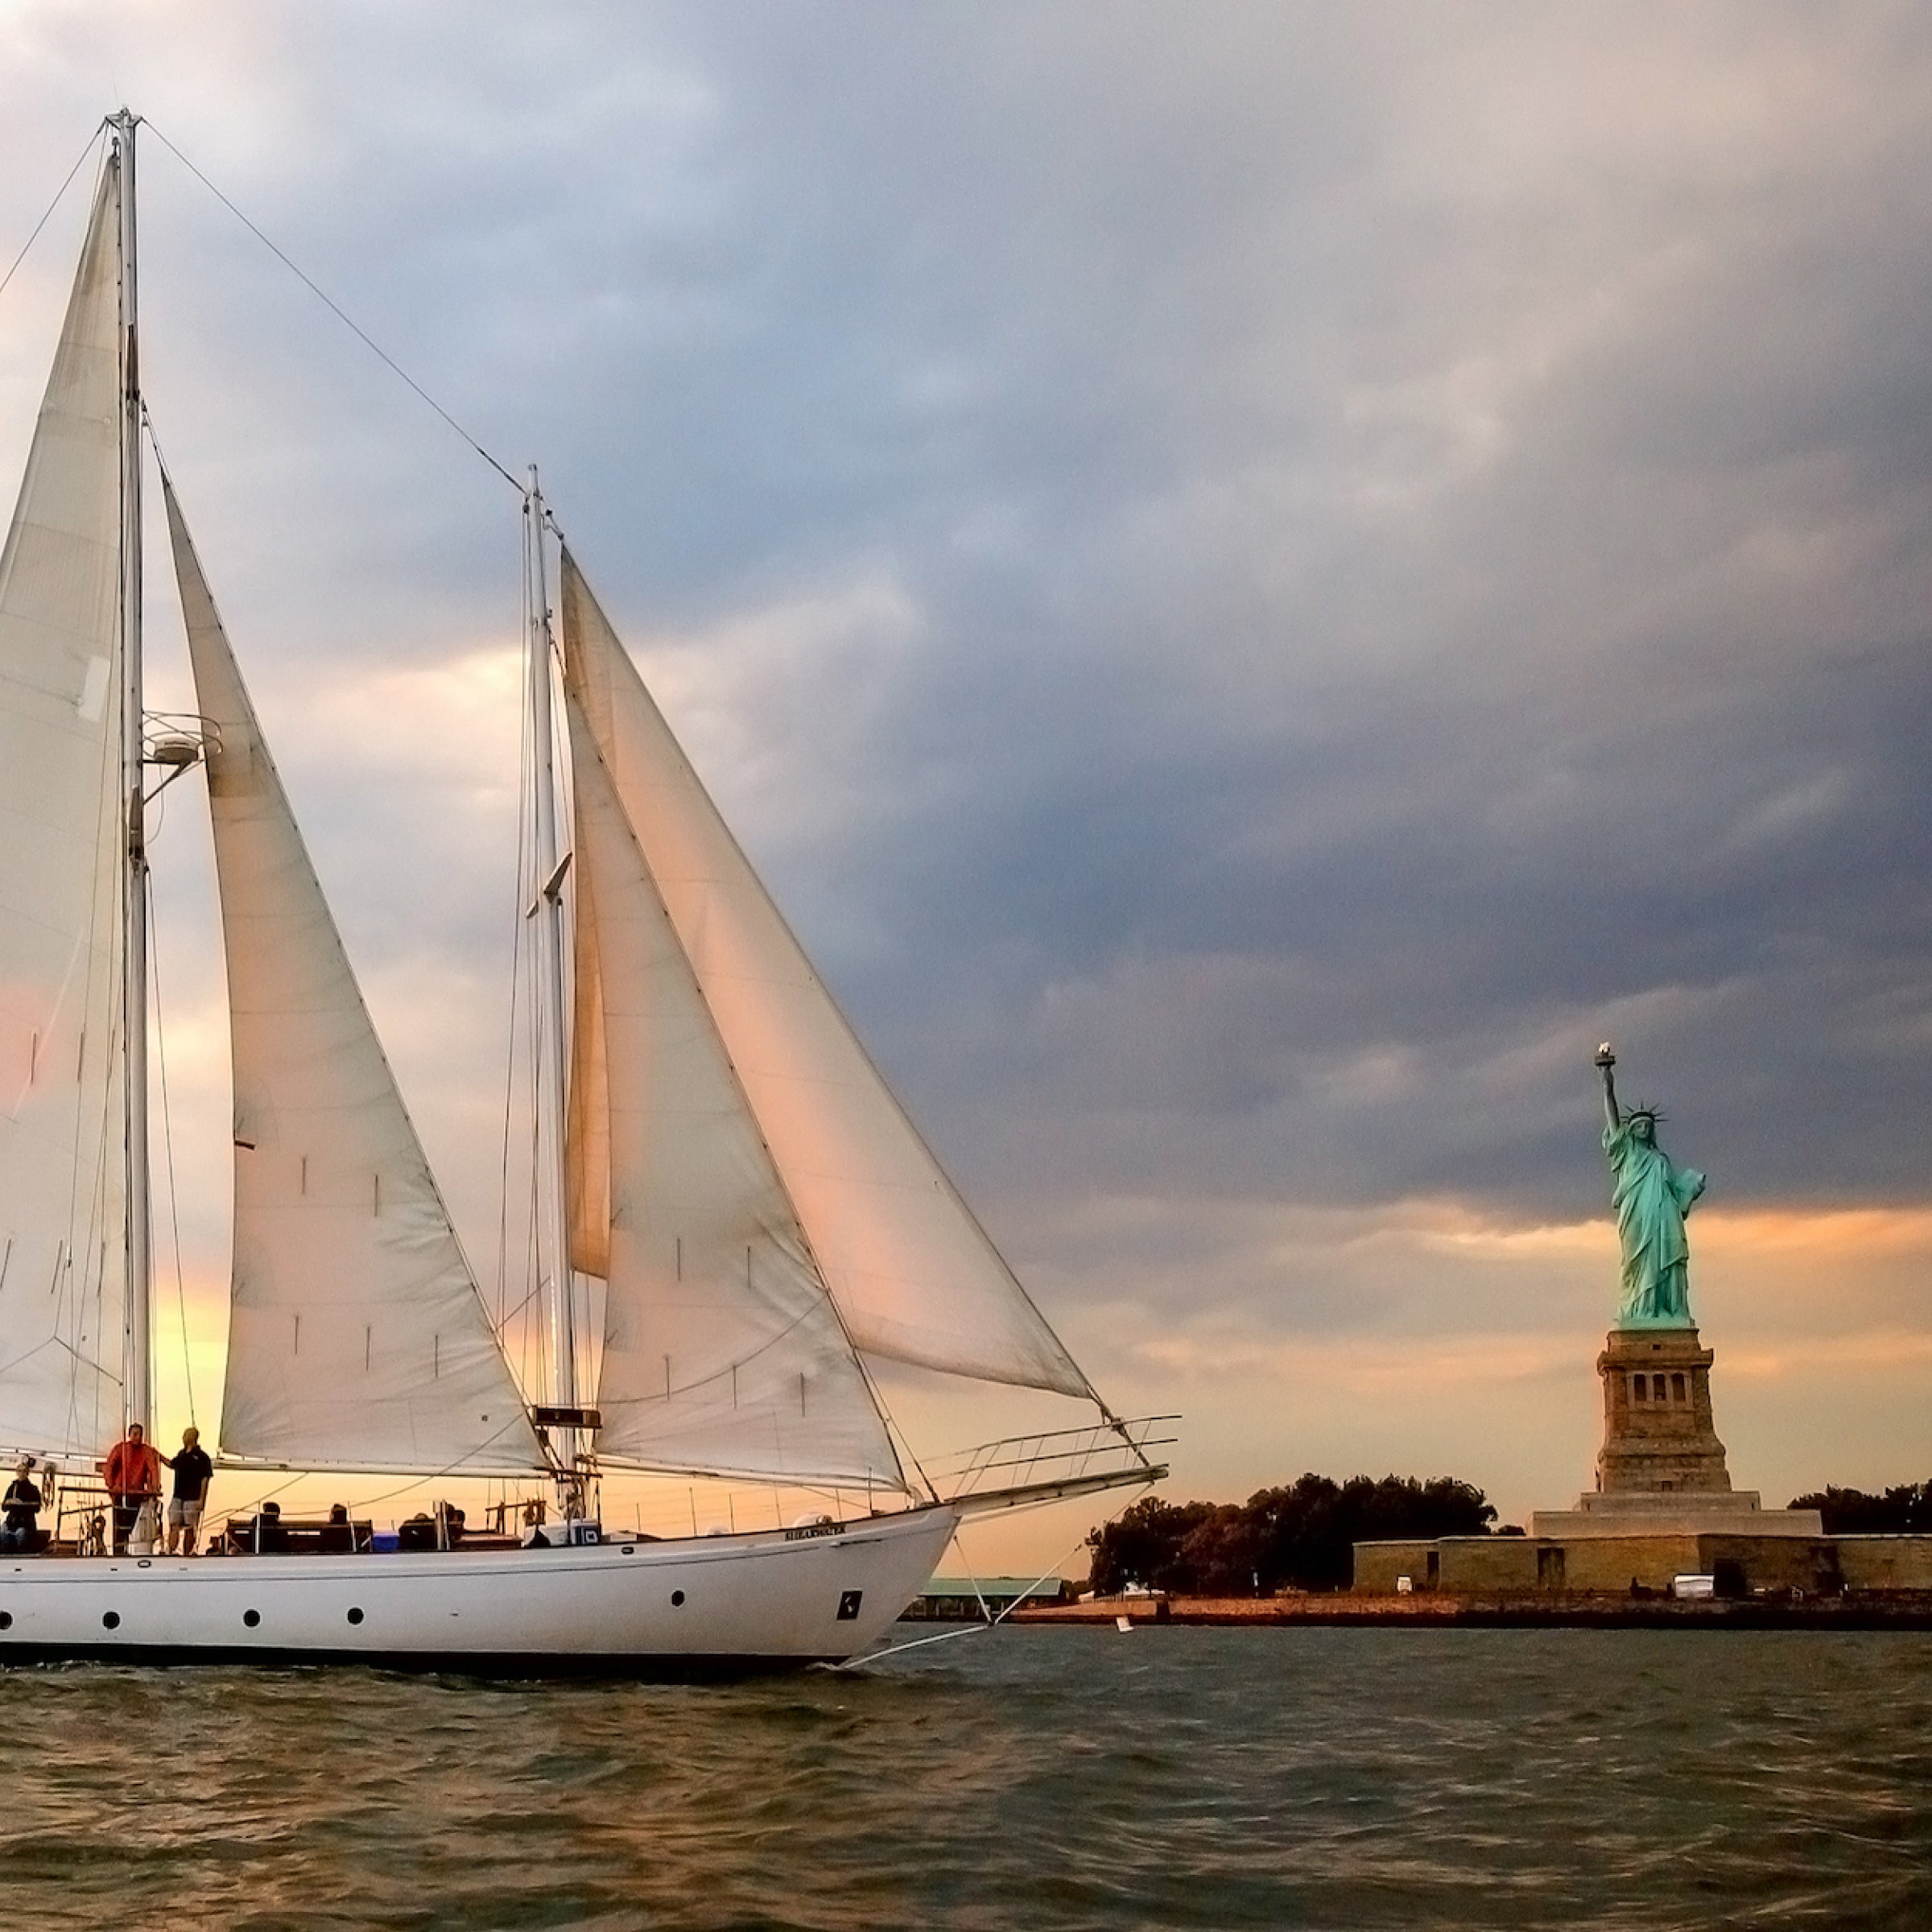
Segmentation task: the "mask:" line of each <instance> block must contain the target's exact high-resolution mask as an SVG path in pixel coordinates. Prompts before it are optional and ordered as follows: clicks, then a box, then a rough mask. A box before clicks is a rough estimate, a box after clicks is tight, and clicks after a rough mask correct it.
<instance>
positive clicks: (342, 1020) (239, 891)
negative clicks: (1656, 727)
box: [164, 480, 543, 1472]
mask: <svg viewBox="0 0 1932 1932" xmlns="http://www.w3.org/2000/svg"><path fill="white" fill-rule="evenodd" d="M164 488H165V493H166V497H167V518H168V528H169V531H170V534H171V536H172V538H173V541H174V553H175V576H176V579H177V580H178V582H179V583H180V590H181V606H182V612H183V614H184V617H185V619H186V621H187V625H188V651H189V655H190V657H191V658H192V661H193V665H194V675H195V688H196V692H197V694H198V696H199V699H200V708H201V711H202V713H203V715H204V719H205V720H206V724H205V729H206V730H207V733H208V753H207V765H208V799H209V807H210V811H211V812H212V815H213V819H214V835H215V864H216V871H217V875H218V878H219V881H220V886H221V927H222V937H223V941H224V944H225V951H226V956H227V961H228V1001H229V1027H230V1033H231V1037H232V1043H233V1066H234V1096H235V1194H234V1201H235V1212H234V1276H233V1295H232V1309H231V1313H230V1315H229V1340H228V1380H227V1386H226V1389H225V1393H224V1396H223V1400H222V1415H221V1447H222V1450H223V1451H224V1452H225V1453H226V1454H229V1455H237V1456H246V1457H250V1458H255V1459H262V1460H264V1461H269V1462H275V1463H287V1464H290V1465H291V1466H294V1467H298V1468H328V1467H331V1466H342V1467H352V1468H390V1469H396V1470H414V1469H424V1470H429V1471H433V1472H443V1471H446V1470H449V1471H454V1470H458V1469H460V1470H464V1471H469V1472H485V1471H502V1472H509V1471H526V1470H532V1469H537V1468H542V1467H543V1454H542V1451H540V1449H539V1447H538V1444H537V1441H536V1438H535V1433H534V1431H533V1430H532V1428H531V1426H530V1418H529V1415H528V1412H527V1411H526V1409H525V1408H524V1406H523V1403H522V1399H521V1397H520V1396H519V1395H518V1391H517V1388H516V1385H515V1382H514V1378H513V1377H512V1376H511V1374H510V1369H509V1365H508V1364H507V1363H506V1361H505V1360H504V1359H503V1354H502V1350H501V1348H499V1347H498V1346H497V1339H496V1336H495V1334H494V1332H493V1330H492V1329H491V1327H490V1324H489V1315H488V1313H487V1311H485V1307H484V1305H483V1299H482V1297H481V1295H480V1294H478V1293H477V1286H476V1283H475V1282H474V1280H473V1278H472V1276H471V1274H470V1272H469V1265H468V1263H467V1262H466V1261H464V1258H463V1253H462V1250H461V1248H460V1246H459V1245H458V1243H457V1241H456V1233H455V1231H454V1229H453V1228H452V1226H451V1224H450V1220H449V1216H448V1211H447V1210H446V1209H445V1208H444V1204H443V1199H442V1196H441V1195H440V1193H439V1191H438V1190H437V1187H436V1181H435V1179H434V1177H433V1176H432V1175H431V1173H430V1170H429V1163H428V1162H427V1159H426V1158H425V1157H424V1154H423V1147H422V1143H421V1142H420V1141H419V1140H418V1139H417V1137H416V1132H415V1127H414V1126H413V1125H411V1121H410V1118H409V1116H408V1113H407V1112H406V1110H405V1109H404V1108H403V1100H402V1096H401V1095H400V1094H399V1093H398V1091H397V1089H396V1084H395V1080H394V1075H392V1074H391V1072H390V1067H389V1063H388V1060H387V1059H386V1057H385V1056H384V1054H383V1051H382V1044H381V1042H379V1041H378V1039H377V1038H376V1033H375V1029H374V1026H373V1025H372V1024H371V1023H370V1021H369V1013H368V1010H367V1009H366V1008H365V1006H364V1005H363V1003H362V995H361V990H360V989H359V988H358V987H357V984H356V979H355V975H354V973H353V971H352V970H351V969H350V967H349V959H348V956H347V955H346V954H345V952H344V951H343V948H342V942H341V936H340V935H339V934H338V933H337V931H336V925H335V921H334V919H333V918H332V916H331V914H330V913H329V910H328V905H327V903H326V902H325V901H324V898H323V896H322V889H321V886H320V881H318V880H317V879H316V874H315V870H314V868H313V866H312V865H311V864H310V862H309V857H308V851H307V848H305V847H304V845H303V842H302V836H301V834H300V832H299V831H298V830H297V828H296V826H295V819H294V817H293V815H292V814H291V811H290V810H289V805H288V799H287V795H286V794H285V793H284V792H283V788H282V782H281V780H280V778H279V777H278V776H277V774H276V771H275V765H274V762H273V761H272V760H271V759H270V756H269V753H268V749H267V746H266V744H265V743H264V742H263V741H262V733H261V729H260V727H259V726H258V724H257V722H256V719H255V714H254V708H253V707H252V706H251V705H250V702H249V698H248V693H247V691H246V689H245V688H244V687H243V685H242V677H241V674H240V672H239V671H238V670H237V667H236V664H235V661H234V658H233V654H231V652H230V650H229V644H228V640H227V637H226V635H225V633H224V631H223V629H222V625H221V619H220V617H219V616H218V615H217V613H216V610H215V607H214V603H213V599H212V598H211V597H209V594H208V585H207V583H206V581H205V580H204V577H203V576H202V573H201V568H200V562H199V560H198V559H197V558H196V555H195V551H194V547H193V546H192V543H190V541H189V539H188V530H187V526H186V525H185V524H184V522H183V521H182V518H181V511H180V505H179V504H178V503H177V502H175V494H174V491H173V489H172V488H171V487H168V486H166V485H165V480H164Z"/></svg>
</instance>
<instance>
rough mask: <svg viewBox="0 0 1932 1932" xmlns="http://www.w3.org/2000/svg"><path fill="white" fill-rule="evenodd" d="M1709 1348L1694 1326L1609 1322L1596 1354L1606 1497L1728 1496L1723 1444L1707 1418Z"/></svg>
mask: <svg viewBox="0 0 1932 1932" xmlns="http://www.w3.org/2000/svg"><path fill="white" fill-rule="evenodd" d="M1711 1359H1712V1358H1711V1351H1710V1350H1709V1349H1708V1348H1703V1347H1701V1346H1700V1345H1699V1341H1698V1336H1697V1331H1696V1330H1695V1328H1612V1330H1611V1331H1610V1334H1609V1336H1608V1340H1606V1341H1605V1343H1604V1352H1603V1353H1602V1354H1601V1355H1600V1356H1598V1357H1597V1358H1596V1372H1597V1373H1598V1374H1599V1375H1600V1376H1601V1377H1603V1380H1604V1446H1603V1447H1602V1448H1601V1449H1600V1450H1599V1451H1597V1457H1596V1487H1597V1489H1598V1492H1600V1494H1602V1495H1604V1496H1625V1495H1643V1496H1660V1495H1662V1496H1667V1495H1674V1494H1678V1493H1680V1492H1684V1491H1689V1492H1691V1493H1693V1494H1695V1495H1699V1496H1711V1495H1728V1494H1729V1493H1730V1489H1731V1476H1730V1472H1729V1471H1728V1469H1727V1468H1725V1466H1724V1444H1723V1443H1720V1442H1719V1440H1718V1439H1717V1430H1716V1428H1715V1426H1714V1425H1713V1423H1712V1422H1711Z"/></svg>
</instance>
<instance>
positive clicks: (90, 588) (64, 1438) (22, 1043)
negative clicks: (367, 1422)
mask: <svg viewBox="0 0 1932 1932" xmlns="http://www.w3.org/2000/svg"><path fill="white" fill-rule="evenodd" d="M119 226H120V180H119V172H118V168H117V167H116V166H115V165H114V163H112V162H110V163H109V165H108V167H107V169H106V171H105V174H104V175H103V176H102V178H101V185H100V189H99V192H98V193H97V195H96V196H95V200H94V207H93V219H92V221H91V222H90V224H89V228H88V231H87V240H86V243H85V246H84V248H83V249H82V251H81V266H80V270H79V272H78V274H77V275H76V278H75V281H74V287H73V293H72V297H71V298H70V299H69V302H68V310H67V316H66V320H65V323H64V326H63V327H62V329H61V332H60V346H59V348H58V349H57V350H56V353H55V357H54V367H53V374H52V376H51V377H50V378H49V379H48V382H47V394H46V397H45V399H44V400H43V403H42V404H41V407H40V416H39V422H38V423H37V424H36V426H35V431H34V438H33V444H32V447H31V450H30V451H29V453H28V456H27V473H26V476H25V477H24V479H23V481H22V483H21V486H20V497H19V503H18V505H17V506H15V509H14V518H13V522H12V524H11V525H10V527H9V528H8V530H7V534H6V548H5V550H4V551H3V552H0V855H3V857H0V1444H4V1445H5V1446H6V1447H8V1448H11V1449H31V1450H37V1451H47V1452H51V1453H66V1454H69V1455H81V1456H85V1457H92V1456H94V1455H98V1454H99V1453H100V1452H101V1451H102V1450H103V1449H105V1447H106V1445H107V1444H108V1443H110V1442H112V1441H113V1440H114V1438H115V1437H116V1436H117V1435H118V1434H119V1433H120V1426H121V1420H122V1415H121V1403H122V1359H123V1348H124V1345H125V1335H124V1330H125V1311H126V1251H127V1229H126V1166H125V1150H124V1147H123V1137H122V1091H123V1089H122V1075H121V1072H120V1065H121V1056H120V1054H119V1052H118V1039H119V1032H120V1021H119V1009H120V1001H121V959H122V950H123V948H122V910H121V909H122V877H123V872H124V861H125V857H126V851H125V835H124V832H123V830H122V807H121V798H122V763H121V760H122V750H121V745H122V739H121V731H122V720H121V704H120V694H121V650H120V641H119V636H118V626H119V614H118V613H119V601H118V584H119V580H120V571H121V548H120V514H119V505H120V474H121V434H120V415H121V409H120V351H119V346H118V338H119V305H120V290H119V275H120V250H119V246H118V232H119Z"/></svg>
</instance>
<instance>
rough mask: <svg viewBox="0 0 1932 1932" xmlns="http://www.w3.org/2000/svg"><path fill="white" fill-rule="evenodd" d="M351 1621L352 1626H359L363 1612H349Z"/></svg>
mask: <svg viewBox="0 0 1932 1932" xmlns="http://www.w3.org/2000/svg"><path fill="white" fill-rule="evenodd" d="M361 1620H362V1612H361V1611H360V1610H352V1611H350V1612H349V1621H350V1622H351V1623H352V1624H359V1623H361Z"/></svg>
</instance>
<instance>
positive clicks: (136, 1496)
mask: <svg viewBox="0 0 1932 1932" xmlns="http://www.w3.org/2000/svg"><path fill="white" fill-rule="evenodd" d="M101 1480H102V1481H103V1482H104V1483H105V1484H106V1486H107V1492H108V1494H109V1496H112V1497H113V1498H114V1554H115V1555H116V1556H122V1555H125V1554H126V1550H127V1539H128V1537H129V1535H130V1533H131V1532H132V1531H133V1529H134V1519H135V1518H136V1517H138V1516H139V1515H140V1513H141V1505H142V1504H143V1503H144V1502H146V1501H147V1500H148V1498H149V1497H150V1496H159V1494H160V1493H161V1459H160V1457H159V1455H156V1454H155V1451H153V1450H152V1449H151V1448H150V1447H148V1445H147V1441H146V1440H145V1439H144V1433H143V1431H142V1427H141V1425H140V1424H139V1423H138V1422H130V1423H129V1424H128V1426H127V1434H126V1436H125V1437H123V1438H122V1440H121V1441H119V1442H118V1443H115V1444H114V1447H113V1448H111V1449H110V1450H109V1451H108V1452H107V1460H106V1461H105V1463H102V1464H101Z"/></svg>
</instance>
